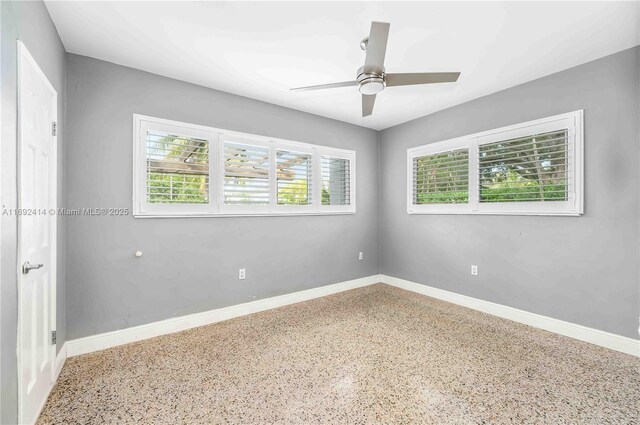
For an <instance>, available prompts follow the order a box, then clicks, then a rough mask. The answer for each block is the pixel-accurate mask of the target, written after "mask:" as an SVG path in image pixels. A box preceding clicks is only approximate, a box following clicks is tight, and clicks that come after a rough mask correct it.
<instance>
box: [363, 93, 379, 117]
mask: <svg viewBox="0 0 640 425" xmlns="http://www.w3.org/2000/svg"><path fill="white" fill-rule="evenodd" d="M374 103H376V95H375V94H372V95H366V94H363V95H362V116H363V117H368V116H369V115H371V114H372V113H373V104H374Z"/></svg>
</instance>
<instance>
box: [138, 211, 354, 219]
mask: <svg viewBox="0 0 640 425" xmlns="http://www.w3.org/2000/svg"><path fill="white" fill-rule="evenodd" d="M355 213H356V212H355V211H320V212H318V211H313V212H291V211H286V212H271V213H270V212H255V213H243V214H239V213H235V214H224V213H209V214H197V213H196V214H162V213H158V214H134V215H133V218H205V217H216V218H233V217H291V216H308V215H355Z"/></svg>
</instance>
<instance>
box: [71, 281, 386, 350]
mask: <svg viewBox="0 0 640 425" xmlns="http://www.w3.org/2000/svg"><path fill="white" fill-rule="evenodd" d="M380 280H381V277H380V275H377V274H376V275H372V276H368V277H363V278H359V279H354V280H348V281H345V282H339V283H334V284H331V285H326V286H320V287H318V288H313V289H308V290H305V291H299V292H294V293H291V294H285V295H279V296H276V297H271V298H265V299H262V300H257V301H251V302H248V303H244V304H238V305H234V306H230V307H223V308H219V309H216V310H210V311H205V312H202V313H195V314H190V315H187V316H182V317H175V318H171V319H166V320H161V321H158V322H153V323H148V324H146V325H140V326H134V327H131V328H126V329H121V330H117V331H112V332H106V333H103V334H98V335H92V336H88V337H84V338H78V339H74V340H71V341H67V343H66V344H65V345H66V350H67V356H68V357H74V356H79V355H81V354H87V353H92V352H94V351H99V350H104V349H107V348H111V347H117V346H119V345H123V344H129V343H131V342H136V341H142V340H145V339H148V338H153V337H156V336H160V335H167V334H171V333H174V332H180V331H184V330H186V329H191V328H196V327H198V326H204V325H209V324H211V323H216V322H221V321H223V320H229V319H233V318H234V317H240V316H245V315H248V314H253V313H258V312H260V311H265V310H271V309H273V308H277V307H282V306H286V305H289V304H295V303H299V302H302V301H308V300H312V299H314V298H320V297H324V296H327V295H331V294H336V293H338V292H343V291H348V290H350V289H355V288H361V287H363V286H369V285H373V284H376V283H379V282H380Z"/></svg>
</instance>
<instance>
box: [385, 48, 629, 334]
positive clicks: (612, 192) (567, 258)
mask: <svg viewBox="0 0 640 425" xmlns="http://www.w3.org/2000/svg"><path fill="white" fill-rule="evenodd" d="M639 61H640V48H639V47H636V48H634V49H630V50H626V51H623V52H621V53H618V54H614V55H611V56H608V57H605V58H602V59H600V60H597V61H594V62H590V63H587V64H584V65H582V66H578V67H575V68H572V69H569V70H566V71H564V72H560V73H557V74H553V75H550V76H547V77H545V78H541V79H539V80H535V81H532V82H529V83H526V84H523V85H520V86H517V87H513V88H510V89H508V90H504V91H501V92H498V93H495V94H492V95H489V96H486V97H483V98H480V99H477V100H474V101H471V102H468V103H465V104H462V105H459V106H456V107H453V108H451V109H447V110H444V111H440V112H437V113H434V114H432V115H429V116H426V117H423V118H420V119H417V120H414V121H411V122H408V123H405V124H402V125H399V126H396V127H393V128H390V129H387V130H384V131H383V132H382V133H381V146H380V159H381V167H380V169H381V173H382V175H381V183H380V186H381V194H380V197H381V200H382V203H381V212H380V215H381V217H380V219H381V228H380V229H381V230H380V244H381V271H382V273H384V274H387V275H391V276H394V277H398V278H403V279H407V280H410V281H414V282H418V283H422V284H426V285H430V286H434V287H437V288H442V289H445V290H448V291H452V292H457V293H460V294H464V295H468V296H472V297H476V298H480V299H483V300H488V301H493V302H496V303H499V304H503V305H508V306H511V307H516V308H519V309H523V310H526V311H530V312H534V313H539V314H543V315H546V316H550V317H554V318H557V319H561V320H566V321H569V322H573V323H578V324H582V325H585V326H589V327H592V328H596V329H601V330H604V331H609V332H613V333H616V334H620V335H624V336H628V337H633V338H638V333H637V332H638V312H639V311H640V306H639V300H640V288H639V282H640V278H639V276H638V273H639V264H638V261H639V258H640V253H639V246H638V242H639V239H638V237H639V217H640V209H639V197H638V194H639V193H640V187H639V181H640V178H639V171H638V170H639V168H638V160H639V158H640V152H639V149H640V142H639V133H640V128H639V117H640V110H639V104H640V98H639V96H640V87H639V78H638V76H639V75H640V63H639ZM577 109H584V111H585V112H584V117H585V118H584V119H585V186H586V189H585V214H584V215H583V216H582V217H540V216H538V217H526V216H471V215H456V216H453V215H408V214H407V212H406V192H405V188H406V184H407V183H406V181H405V180H406V154H407V148H411V147H414V146H420V145H424V144H428V143H433V142H437V141H441V140H446V139H449V138H453V137H457V136H463V135H466V134H471V133H475V132H478V131H483V130H490V129H492V128H497V127H501V126H506V125H510V124H516V123H519V122H523V121H527V120H533V119H536V118H543V117H546V116H551V115H554V114H560V113H564V112H570V111H574V110H577ZM471 264H475V265H478V266H479V275H478V276H471V274H470V265H471Z"/></svg>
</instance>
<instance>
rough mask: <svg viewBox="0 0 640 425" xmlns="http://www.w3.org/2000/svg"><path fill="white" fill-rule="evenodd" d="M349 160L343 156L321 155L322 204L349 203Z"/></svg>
mask: <svg viewBox="0 0 640 425" xmlns="http://www.w3.org/2000/svg"><path fill="white" fill-rule="evenodd" d="M349 162H350V161H349V160H348V159H344V158H332V157H330V156H323V157H322V165H321V167H322V205H349V204H350V203H351V199H350V196H351V173H350V171H349Z"/></svg>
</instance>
